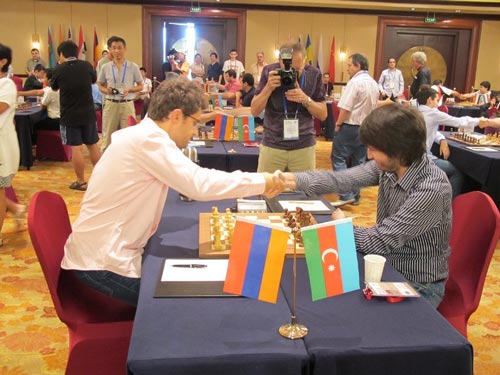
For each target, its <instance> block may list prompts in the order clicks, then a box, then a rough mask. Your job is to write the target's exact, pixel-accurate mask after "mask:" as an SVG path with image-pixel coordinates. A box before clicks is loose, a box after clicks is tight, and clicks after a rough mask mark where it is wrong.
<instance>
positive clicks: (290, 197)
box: [264, 192, 336, 215]
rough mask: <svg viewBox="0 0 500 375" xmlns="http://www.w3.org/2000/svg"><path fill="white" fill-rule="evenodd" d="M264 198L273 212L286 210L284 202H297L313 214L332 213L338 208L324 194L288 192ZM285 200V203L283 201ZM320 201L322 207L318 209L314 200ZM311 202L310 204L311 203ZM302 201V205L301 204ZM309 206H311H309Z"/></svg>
mask: <svg viewBox="0 0 500 375" xmlns="http://www.w3.org/2000/svg"><path fill="white" fill-rule="evenodd" d="M264 200H265V201H266V203H267V205H268V207H269V210H270V211H271V212H284V211H285V207H284V205H285V204H284V202H287V203H292V206H293V203H296V205H295V206H299V207H302V208H303V209H304V211H307V212H310V213H311V214H313V215H314V214H317V215H330V214H331V213H332V212H333V211H335V210H336V208H335V207H334V206H332V205H331V203H330V202H329V201H328V200H327V199H326V198H325V197H323V196H319V195H316V196H307V195H306V194H305V193H300V192H297V193H295V192H294V193H293V194H291V193H288V194H280V195H278V196H276V197H274V198H267V197H264ZM282 201H283V204H282V203H281V202H282ZM315 201H316V202H319V203H321V206H322V207H321V208H320V209H316V208H315V206H316V205H314V202H315ZM308 202H310V206H309V203H308ZM301 203H302V205H301ZM308 206H309V207H308ZM289 210H290V211H294V210H295V209H294V208H293V209H290V208H289Z"/></svg>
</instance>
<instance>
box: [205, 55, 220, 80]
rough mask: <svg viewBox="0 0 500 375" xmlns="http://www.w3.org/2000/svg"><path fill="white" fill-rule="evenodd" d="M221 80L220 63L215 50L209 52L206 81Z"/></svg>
mask: <svg viewBox="0 0 500 375" xmlns="http://www.w3.org/2000/svg"><path fill="white" fill-rule="evenodd" d="M221 80H222V65H221V64H220V62H219V61H218V56H217V54H216V53H215V52H212V53H211V54H210V64H209V65H208V68H207V81H212V82H215V83H221Z"/></svg>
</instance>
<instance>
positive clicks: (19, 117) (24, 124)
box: [14, 106, 45, 170]
mask: <svg viewBox="0 0 500 375" xmlns="http://www.w3.org/2000/svg"><path fill="white" fill-rule="evenodd" d="M44 114H45V111H42V108H41V107H40V106H32V107H28V108H26V109H18V110H16V114H15V116H14V122H15V124H16V132H17V139H18V141H19V151H20V157H21V158H20V164H21V165H22V166H25V167H26V168H27V169H28V170H29V169H30V168H31V166H32V165H33V150H32V148H33V138H34V134H35V130H34V125H35V124H36V123H37V122H38V121H40V120H41V119H42V117H43V115H44Z"/></svg>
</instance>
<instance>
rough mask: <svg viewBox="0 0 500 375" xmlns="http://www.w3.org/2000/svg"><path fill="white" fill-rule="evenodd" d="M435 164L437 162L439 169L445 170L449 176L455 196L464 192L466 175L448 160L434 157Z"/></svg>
mask: <svg viewBox="0 0 500 375" xmlns="http://www.w3.org/2000/svg"><path fill="white" fill-rule="evenodd" d="M433 161H434V164H436V165H437V166H438V167H439V169H441V170H443V172H444V173H446V176H448V180H449V181H450V185H451V193H452V196H453V198H455V197H456V196H457V195H459V194H460V193H461V192H462V185H463V183H464V175H463V173H462V172H460V171H459V170H458V169H457V168H456V167H455V166H454V165H453V164H451V163H450V162H449V161H448V160H444V159H433Z"/></svg>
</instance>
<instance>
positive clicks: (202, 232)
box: [198, 212, 316, 258]
mask: <svg viewBox="0 0 500 375" xmlns="http://www.w3.org/2000/svg"><path fill="white" fill-rule="evenodd" d="M219 215H220V216H221V223H222V224H223V228H222V235H221V242H222V245H223V249H222V250H215V249H214V248H213V246H212V242H213V233H212V224H211V218H212V213H204V212H202V213H200V228H199V254H198V255H199V257H200V258H227V257H228V256H229V252H230V250H231V246H230V244H228V243H226V237H227V229H226V227H225V224H224V215H225V214H224V213H223V212H221V213H220V214H219ZM235 216H244V217H246V218H248V219H252V220H258V221H260V222H262V223H267V224H275V225H279V226H283V227H286V221H285V219H284V218H283V213H270V212H266V213H247V214H245V213H233V217H235ZM312 224H316V220H314V217H311V225H312ZM233 240H234V239H233ZM296 251H297V256H298V257H301V258H303V257H304V248H303V247H302V246H299V245H297V250H296ZM286 256H287V257H291V256H293V235H292V234H290V238H289V240H288V246H287V249H286Z"/></svg>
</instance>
